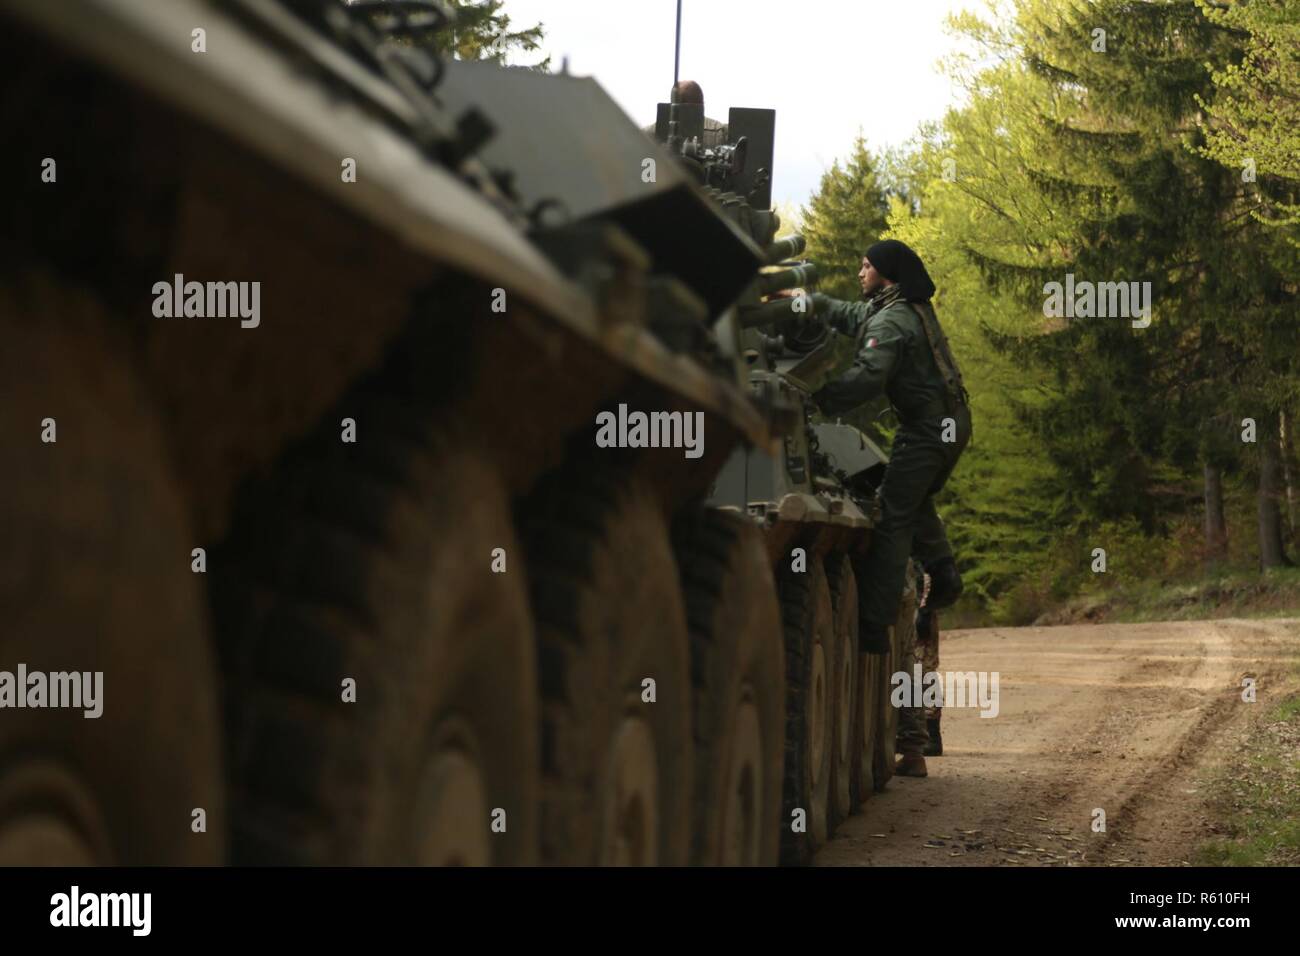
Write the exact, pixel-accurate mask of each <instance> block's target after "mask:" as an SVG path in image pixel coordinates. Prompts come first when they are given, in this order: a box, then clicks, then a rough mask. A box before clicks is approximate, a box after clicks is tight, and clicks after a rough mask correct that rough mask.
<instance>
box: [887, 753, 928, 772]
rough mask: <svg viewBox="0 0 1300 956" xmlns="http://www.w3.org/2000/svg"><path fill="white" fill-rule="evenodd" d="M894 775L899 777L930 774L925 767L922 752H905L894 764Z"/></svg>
mask: <svg viewBox="0 0 1300 956" xmlns="http://www.w3.org/2000/svg"><path fill="white" fill-rule="evenodd" d="M894 775H895V776H898V777H925V776H929V774H928V773H927V772H926V769H925V758H924V757H922V756H921V755H920V754H906V753H905V754H903V755H902V756H901V757H899V758H898V763H896V764H894Z"/></svg>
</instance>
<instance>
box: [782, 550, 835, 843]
mask: <svg viewBox="0 0 1300 956" xmlns="http://www.w3.org/2000/svg"><path fill="white" fill-rule="evenodd" d="M779 593H780V596H781V614H782V621H783V624H784V630H785V675H786V741H785V788H784V802H785V815H784V818H783V819H782V823H781V833H782V842H781V862H782V863H787V864H806V863H809V862H811V860H812V856H813V853H814V852H816V850H817V848H818V847H820V846H821V845H822V844H823V843H825V842H826V839H827V829H828V828H827V819H826V810H827V806H828V804H829V800H830V783H831V750H832V747H833V741H832V719H831V698H832V690H831V682H832V680H833V676H832V675H833V671H832V667H833V661H834V658H833V651H832V647H833V645H834V639H835V617H834V614H833V613H832V610H831V592H830V587H829V586H828V585H827V583H826V571H825V569H824V568H823V566H822V563H821V562H820V561H813V562H810V563H809V565H808V570H807V571H803V572H797V571H789V570H787V571H785V572H783V573H782V575H781V579H780V585H779ZM800 810H802V811H803V814H802V818H803V821H804V824H805V827H804V829H803V831H802V832H799V831H796V830H795V829H794V827H793V825H792V824H793V822H794V820H795V819H796V811H800Z"/></svg>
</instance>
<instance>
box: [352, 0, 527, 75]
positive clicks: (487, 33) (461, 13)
mask: <svg viewBox="0 0 1300 956" xmlns="http://www.w3.org/2000/svg"><path fill="white" fill-rule="evenodd" d="M444 3H445V4H446V5H447V6H448V7H450V8H451V9H452V10H453V11H454V12H455V15H456V19H455V23H454V24H453V25H451V26H449V27H447V28H445V29H443V30H440V31H438V32H437V33H434V34H431V35H430V36H429V37H427V38H426V39H424V40H422V41H421V42H425V43H428V44H430V45H431V46H432V47H433V48H434V49H435V50H437V51H438V52H440V53H450V54H452V55H453V56H454V57H455V58H456V59H458V60H487V61H489V62H491V63H497V64H502V65H504V64H505V63H506V62H507V60H508V59H514V58H515V57H516V56H517V55H519V54H530V53H535V52H536V51H537V50H539V49H540V48H541V44H542V39H543V37H544V35H545V33H544V26H543V25H542V24H540V23H539V24H536V25H535V26H531V27H528V28H527V29H524V30H513V29H511V19H510V16H509V15H508V14H506V13H504V12H503V11H502V8H503V7H504V6H505V0H444ZM372 16H374V17H376V18H381V17H383V16H385V13H384V11H383V9H382V7H380V8H376V9H375V11H374V12H373V14H372ZM550 62H551V59H550V57H547V58H546V59H544V60H541V61H540V62H538V63H535V64H531V65H530V67H531V69H535V70H547V69H549V67H550Z"/></svg>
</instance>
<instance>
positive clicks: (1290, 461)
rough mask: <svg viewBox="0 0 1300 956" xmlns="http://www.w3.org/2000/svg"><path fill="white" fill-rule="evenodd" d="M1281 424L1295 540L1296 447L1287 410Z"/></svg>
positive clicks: (1290, 527)
mask: <svg viewBox="0 0 1300 956" xmlns="http://www.w3.org/2000/svg"><path fill="white" fill-rule="evenodd" d="M1278 422H1279V425H1280V429H1279V431H1280V434H1281V443H1280V447H1281V450H1282V480H1283V481H1284V482H1285V484H1286V527H1287V531H1288V532H1289V533H1290V540H1291V541H1292V542H1294V541H1295V533H1296V527H1295V460H1294V457H1293V453H1294V449H1293V448H1292V447H1291V418H1290V417H1289V416H1288V415H1287V413H1286V412H1282V414H1281V416H1280V417H1279V418H1278Z"/></svg>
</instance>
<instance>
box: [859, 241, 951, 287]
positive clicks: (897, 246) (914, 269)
mask: <svg viewBox="0 0 1300 956" xmlns="http://www.w3.org/2000/svg"><path fill="white" fill-rule="evenodd" d="M867 259H868V260H869V261H870V262H871V264H872V265H873V266H875V267H876V271H877V272H879V273H880V274H881V275H882V276H884V277H885V278H886V279H889V280H890V281H892V282H896V283H898V285H899V286H900V287H901V289H902V293H901V294H902V297H903V298H904V299H906V300H907V301H908V302H929V301H930V299H931V297H933V296H934V282H932V281H931V280H930V273H928V272H926V271H925V264H924V263H923V262H922V261H921V257H920V256H918V255H917V254H916V253H915V252H913V251H912V247H911V246H909V245H908V244H907V243H905V242H899V241H898V240H897V239H885V240H884V241H883V242H877V243H875V244H874V245H872V246H871V248H869V249H868V250H867Z"/></svg>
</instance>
